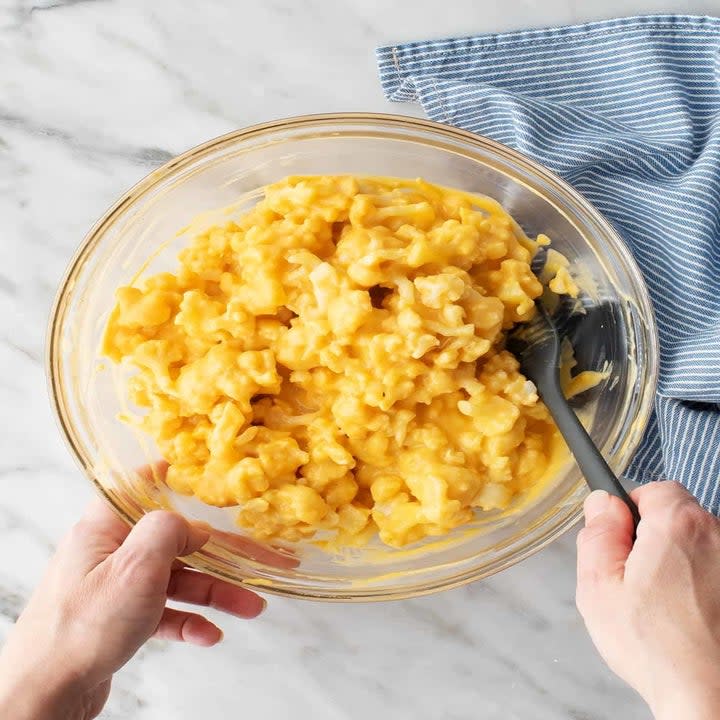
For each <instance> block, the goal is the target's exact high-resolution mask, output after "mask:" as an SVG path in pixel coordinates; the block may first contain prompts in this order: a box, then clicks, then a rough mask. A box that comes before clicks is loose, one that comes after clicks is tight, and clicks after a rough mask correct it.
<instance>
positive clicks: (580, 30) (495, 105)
mask: <svg viewBox="0 0 720 720" xmlns="http://www.w3.org/2000/svg"><path fill="white" fill-rule="evenodd" d="M377 60H378V67H379V72H380V80H381V82H382V86H383V89H384V91H385V95H386V97H387V98H388V99H389V100H397V101H415V102H418V103H420V104H421V105H422V107H423V108H424V110H425V112H426V113H427V114H428V116H429V117H430V118H431V119H433V120H437V121H439V122H443V123H448V124H450V125H457V126H459V127H461V128H464V129H466V130H471V131H472V132H476V133H479V134H480V135H486V136H488V137H491V138H493V139H495V140H498V141H499V142H501V143H505V144H506V145H510V146H512V147H514V148H516V149H517V150H520V151H521V152H523V153H524V154H526V155H528V156H530V157H532V158H534V159H536V160H538V161H539V162H540V163H542V164H543V165H545V166H546V167H548V168H550V169H552V170H554V171H555V172H557V173H558V174H560V175H561V176H562V177H564V178H565V179H566V180H567V181H568V182H569V183H570V184H571V185H573V186H574V187H575V188H576V189H577V190H578V191H579V192H581V193H582V194H583V195H584V196H585V197H586V198H588V199H589V200H590V201H591V202H592V203H593V204H594V205H595V206H596V207H597V208H598V209H599V210H600V211H601V212H602V213H603V214H604V215H605V217H606V218H608V219H609V220H610V221H611V222H612V223H613V224H614V225H615V227H616V229H617V230H618V231H619V233H620V234H621V236H622V237H623V238H624V239H625V242H626V243H627V244H628V246H629V247H630V249H631V251H632V252H633V254H634V256H635V258H636V259H637V262H638V264H639V266H640V268H641V270H642V272H643V275H644V277H645V281H646V282H647V285H648V288H649V291H650V295H651V297H652V301H653V305H654V307H655V312H656V317H657V322H658V326H659V331H660V345H661V350H660V353H661V357H660V382H659V387H658V393H657V397H656V400H655V409H654V412H653V416H652V419H651V421H650V425H649V427H648V430H647V432H646V435H645V438H644V440H643V443H642V445H641V447H640V449H639V450H638V452H637V453H636V455H635V457H634V459H633V461H632V464H631V465H630V467H629V468H628V470H627V472H626V476H627V477H628V478H630V479H632V480H636V481H638V482H647V481H650V480H656V479H660V478H672V479H675V480H679V481H680V482H682V483H683V485H685V486H686V487H687V488H688V489H689V490H690V491H691V492H692V493H693V494H694V495H695V496H696V497H697V498H698V499H699V500H700V501H701V503H702V504H703V505H704V506H705V507H707V508H708V509H710V510H712V511H713V512H715V513H716V514H720V19H718V18H709V17H687V16H674V15H654V16H646V17H633V18H623V19H618V20H610V21H604V22H594V23H588V24H585V25H574V26H571V27H563V28H553V29H546V30H531V31H523V32H512V33H504V34H499V35H481V36H477V37H467V38H456V39H448V40H436V41H430V42H412V43H407V44H405V45H396V46H391V47H383V48H379V49H378V50H377Z"/></svg>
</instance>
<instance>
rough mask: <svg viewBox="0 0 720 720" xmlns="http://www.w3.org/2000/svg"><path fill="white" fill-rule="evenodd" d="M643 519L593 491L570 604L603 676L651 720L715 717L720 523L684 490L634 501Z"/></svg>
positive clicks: (656, 490)
mask: <svg viewBox="0 0 720 720" xmlns="http://www.w3.org/2000/svg"><path fill="white" fill-rule="evenodd" d="M632 498H633V499H634V501H635V502H636V503H637V505H638V509H639V511H640V516H641V521H640V524H639V526H638V529H637V539H636V541H635V544H634V545H633V542H632V530H633V527H632V519H631V516H630V511H629V510H628V509H627V507H626V506H625V505H624V504H623V503H622V501H620V500H619V499H618V498H616V497H611V496H609V495H608V494H607V493H606V492H604V491H595V492H593V493H592V494H591V495H590V496H589V497H588V499H587V500H586V502H585V521H586V525H585V528H584V529H583V530H581V531H580V534H579V535H578V584H577V606H578V609H579V610H580V613H581V614H582V616H583V619H584V620H585V624H586V625H587V629H588V631H589V633H590V636H591V638H592V640H593V642H594V643H595V645H596V646H597V648H598V650H599V651H600V654H601V655H602V656H603V658H604V659H605V661H606V662H607V664H608V665H609V666H610V668H611V669H612V670H613V671H614V672H616V673H617V674H618V675H619V676H620V677H621V678H623V679H624V680H625V681H626V682H627V683H629V684H630V685H631V686H632V687H633V688H635V689H636V690H637V691H638V692H639V693H640V694H641V695H642V696H643V698H644V699H645V700H646V701H647V703H648V704H649V705H650V708H651V709H652V711H653V712H654V714H655V717H656V718H657V719H658V720H666V719H670V718H672V720H680V719H681V718H682V720H700V719H702V720H705V719H706V718H707V719H708V720H709V719H710V718H713V719H716V718H720V521H718V519H717V518H715V517H714V516H712V515H710V514H709V513H707V512H705V511H704V510H703V509H702V508H701V507H700V505H698V503H697V501H696V500H695V499H694V498H693V497H692V495H690V493H688V492H687V491H686V490H685V489H684V488H683V487H682V486H681V485H679V484H678V483H674V482H667V481H665V482H656V483H650V484H648V485H645V486H643V487H641V488H639V489H637V490H635V491H634V492H633V493H632Z"/></svg>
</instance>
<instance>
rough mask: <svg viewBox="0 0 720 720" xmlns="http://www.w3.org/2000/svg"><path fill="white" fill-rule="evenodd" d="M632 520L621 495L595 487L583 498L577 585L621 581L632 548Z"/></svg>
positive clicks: (578, 541) (579, 586)
mask: <svg viewBox="0 0 720 720" xmlns="http://www.w3.org/2000/svg"><path fill="white" fill-rule="evenodd" d="M632 540H633V520H632V515H631V514H630V510H629V509H628V508H627V506H626V505H625V503H624V502H623V501H622V500H620V498H617V497H614V496H611V495H608V493H607V492H605V491H604V490H595V491H594V492H592V493H590V495H589V496H588V498H587V499H586V500H585V527H584V528H583V529H582V530H581V531H580V534H579V535H578V539H577V544H578V564H577V571H578V588H579V589H581V588H583V587H585V586H595V585H596V584H597V583H598V582H603V581H607V580H621V579H622V577H623V574H624V571H625V562H626V560H627V558H628V555H629V554H630V550H631V549H632Z"/></svg>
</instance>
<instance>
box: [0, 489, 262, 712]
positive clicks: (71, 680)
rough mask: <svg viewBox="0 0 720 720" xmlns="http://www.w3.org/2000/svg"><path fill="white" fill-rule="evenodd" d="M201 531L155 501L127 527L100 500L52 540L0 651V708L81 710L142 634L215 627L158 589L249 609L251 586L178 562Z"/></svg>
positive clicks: (201, 635)
mask: <svg viewBox="0 0 720 720" xmlns="http://www.w3.org/2000/svg"><path fill="white" fill-rule="evenodd" d="M208 537H209V536H208V533H207V532H206V531H204V530H201V529H199V528H197V527H194V526H192V525H190V524H188V523H187V522H186V521H185V520H183V519H182V518H181V517H180V516H178V515H175V514H173V513H170V512H165V511H155V512H152V513H149V514H148V515H145V516H144V517H143V518H142V519H141V520H140V521H139V522H138V523H137V525H135V527H134V528H133V529H132V530H130V528H129V527H128V526H127V525H126V524H125V523H124V522H123V521H122V520H121V519H120V518H119V517H117V516H116V515H115V514H114V512H113V511H112V510H111V508H110V507H109V506H108V505H107V504H106V503H105V502H103V501H102V500H99V499H98V500H96V501H94V502H93V503H92V505H91V506H90V507H89V508H88V510H87V512H86V513H85V516H84V517H83V518H82V519H81V520H80V522H78V523H77V525H75V527H73V528H72V530H71V531H70V532H69V533H68V535H67V536H66V537H65V539H64V540H63V541H62V542H61V544H60V546H59V547H58V550H57V552H56V554H55V556H54V557H53V559H52V560H51V562H50V565H49V567H48V570H47V572H46V574H45V577H44V578H43V580H42V581H41V583H40V585H39V586H38V588H37V590H36V591H35V593H34V594H33V596H32V598H31V599H30V602H29V604H28V606H27V608H26V609H25V611H24V612H23V613H22V615H21V616H20V619H19V620H18V622H17V624H16V626H15V627H14V628H13V630H12V632H11V634H10V636H9V637H8V640H7V643H6V645H5V647H4V648H3V651H2V653H1V654H0V717H3V718H5V717H7V718H10V717H12V718H18V720H56V719H59V718H63V720H89V719H90V718H94V717H96V716H97V714H98V713H99V712H100V710H101V709H102V707H103V705H104V704H105V701H106V700H107V697H108V693H109V691H110V681H111V677H112V674H113V673H114V672H115V671H117V670H118V669H119V668H120V667H122V666H123V665H124V664H125V663H126V662H127V661H128V660H129V659H130V658H131V657H132V656H133V655H134V654H135V653H136V652H137V650H138V649H139V648H140V647H141V646H142V645H143V643H145V641H146V640H148V638H150V637H152V636H154V637H160V638H165V639H169V640H179V641H184V642H188V643H193V644H195V645H206V646H207V645H214V644H215V643H217V642H219V641H220V640H221V639H222V631H221V630H220V629H219V628H218V627H216V626H215V625H213V624H212V623H211V622H210V621H209V620H207V619H206V618H204V617H203V616H202V615H198V614H195V613H192V612H187V611H185V610H177V609H173V608H169V607H166V603H167V601H168V599H170V600H177V601H179V602H185V603H193V604H195V605H204V606H208V607H213V608H217V609H219V610H223V611H225V612H227V613H230V614H232V615H236V616H238V617H243V618H253V617H256V616H257V615H259V614H260V613H261V612H262V610H263V609H264V607H265V601H264V600H263V599H262V598H261V597H259V596H258V595H256V594H255V593H253V592H251V591H249V590H246V589H244V588H240V587H236V586H235V585H231V584H229V583H226V582H223V581H222V580H218V579H216V578H213V577H210V576H208V575H205V574H203V573H201V572H197V571H195V570H191V569H189V568H187V567H184V566H183V565H182V563H180V562H179V561H177V560H176V558H177V557H182V556H185V555H189V554H191V553H193V552H195V551H196V550H199V549H200V548H201V547H202V546H203V545H204V544H205V543H206V542H207V540H208Z"/></svg>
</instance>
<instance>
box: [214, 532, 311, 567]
mask: <svg viewBox="0 0 720 720" xmlns="http://www.w3.org/2000/svg"><path fill="white" fill-rule="evenodd" d="M215 537H216V538H217V539H218V540H224V541H225V542H226V543H227V544H228V545H229V546H230V547H231V548H232V549H233V550H234V551H235V552H237V553H239V554H240V555H242V556H243V557H246V558H250V559H251V560H256V561H257V562H261V563H264V564H265V565H272V566H273V567H277V568H283V569H287V570H292V569H293V568H296V567H298V565H300V560H299V559H298V558H296V557H293V556H292V555H291V554H288V553H289V552H290V551H288V550H276V549H273V548H271V547H268V546H266V545H261V544H260V543H259V542H256V541H255V540H252V539H250V538H248V537H245V536H244V535H238V534H237V533H228V532H219V531H216V533H215Z"/></svg>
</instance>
